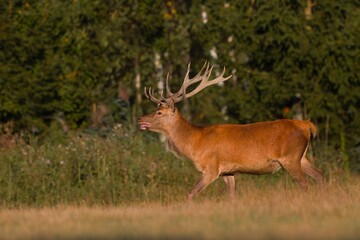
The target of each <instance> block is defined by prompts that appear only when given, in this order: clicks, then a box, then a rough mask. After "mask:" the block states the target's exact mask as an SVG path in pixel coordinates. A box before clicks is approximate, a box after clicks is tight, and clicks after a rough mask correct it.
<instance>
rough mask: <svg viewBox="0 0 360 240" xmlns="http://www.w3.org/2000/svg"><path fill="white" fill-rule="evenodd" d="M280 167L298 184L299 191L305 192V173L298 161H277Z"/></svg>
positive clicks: (306, 185)
mask: <svg viewBox="0 0 360 240" xmlns="http://www.w3.org/2000/svg"><path fill="white" fill-rule="evenodd" d="M279 162H280V163H281V165H282V167H283V168H284V169H285V170H286V171H287V172H288V173H289V174H290V175H291V176H292V178H293V179H294V180H295V181H296V182H297V183H298V184H299V186H300V187H301V189H303V190H307V188H308V180H307V178H306V176H305V173H304V172H303V170H302V169H301V164H300V161H298V160H297V161H294V159H291V161H286V160H285V161H284V160H283V161H279Z"/></svg>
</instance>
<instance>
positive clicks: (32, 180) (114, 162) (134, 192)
mask: <svg viewBox="0 0 360 240" xmlns="http://www.w3.org/2000/svg"><path fill="white" fill-rule="evenodd" d="M318 156H319V157H318ZM315 158H317V159H316V164H317V165H319V164H320V166H321V168H322V169H324V170H325V172H326V176H327V181H328V182H330V183H331V182H334V181H335V182H336V181H339V179H340V180H341V179H345V180H346V178H345V174H342V172H341V165H339V164H336V160H331V159H328V158H327V156H325V155H324V154H318V155H315ZM319 158H320V159H319ZM323 159H326V163H325V161H324V160H323ZM333 159H336V155H334V157H333ZM199 176H200V174H199V173H198V172H197V170H196V169H195V167H194V166H193V164H192V163H191V162H190V161H189V160H187V159H177V158H175V157H174V156H173V155H172V154H171V153H169V152H166V150H165V148H164V144H163V143H160V141H159V140H158V136H157V135H156V134H152V133H148V132H147V133H143V132H140V131H130V130H128V129H124V128H123V127H117V128H114V129H113V130H112V131H111V132H109V133H108V134H107V136H105V137H104V136H100V135H98V134H89V133H70V134H68V135H64V134H63V133H62V132H56V131H54V132H53V133H51V134H48V135H47V136H45V137H37V138H35V137H31V136H30V137H29V136H23V137H22V138H20V139H18V142H17V144H15V145H13V146H12V147H8V148H7V149H2V151H1V152H0V207H2V208H11V207H46V206H47V207H49V206H50V207H51V206H56V205H69V204H70V205H87V206H92V205H103V206H106V205H119V204H126V203H134V202H138V203H143V202H157V203H173V202H179V201H182V200H184V199H185V196H186V194H187V192H188V191H189V190H190V189H191V188H192V186H193V185H194V183H195V182H196V180H197V179H198V177H199ZM342 176H344V177H342ZM236 179H237V188H238V192H239V193H241V191H242V187H243V185H244V184H250V185H252V186H253V187H254V188H259V189H264V188H268V187H271V186H272V185H279V184H280V185H281V186H282V187H284V188H285V189H293V188H296V186H294V183H293V181H292V179H291V178H290V177H289V175H288V174H287V173H285V172H284V171H280V172H279V173H276V174H273V175H264V176H247V175H241V176H236ZM224 190H225V187H224V183H223V181H222V180H217V181H215V182H214V183H213V184H211V185H210V186H209V187H208V188H207V189H206V191H204V192H203V193H202V194H200V196H199V197H200V198H202V197H204V198H205V199H217V198H222V197H223V195H224Z"/></svg>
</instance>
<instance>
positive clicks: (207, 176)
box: [188, 172, 219, 202]
mask: <svg viewBox="0 0 360 240" xmlns="http://www.w3.org/2000/svg"><path fill="white" fill-rule="evenodd" d="M218 176H219V174H211V173H206V172H204V173H203V175H202V176H201V178H200V179H199V181H198V182H197V183H196V184H195V186H194V187H193V188H192V189H191V191H190V193H189V194H188V201H189V202H191V201H192V199H193V198H194V196H195V195H196V194H198V193H199V192H201V191H202V190H203V189H205V188H206V187H207V186H208V185H209V184H210V183H212V182H213V181H214V180H215V179H217V178H218Z"/></svg>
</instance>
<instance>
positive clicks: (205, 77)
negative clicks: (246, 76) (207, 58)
mask: <svg viewBox="0 0 360 240" xmlns="http://www.w3.org/2000/svg"><path fill="white" fill-rule="evenodd" d="M205 65H206V69H205V72H204V73H203V74H202V71H203V69H204V67H205ZM213 68H214V66H211V67H210V64H209V63H207V62H206V63H205V64H204V66H203V68H202V69H201V71H200V72H199V73H198V74H197V75H196V76H195V77H194V78H193V80H192V81H188V82H187V84H186V86H185V87H184V89H181V90H182V96H178V97H177V98H176V99H174V102H179V101H181V100H183V99H185V98H189V97H191V96H193V95H195V94H197V93H198V92H200V91H201V90H203V89H204V88H206V87H208V86H210V85H213V84H216V83H219V82H224V81H226V80H228V79H229V78H231V77H232V75H230V76H228V77H225V78H224V74H225V70H226V69H225V67H224V69H223V72H222V73H221V74H220V75H219V76H218V77H216V78H215V79H213V80H209V78H210V76H211V72H212V70H213ZM199 81H201V82H200V84H199V85H198V86H197V87H196V88H195V89H194V90H193V91H192V92H190V93H186V92H185V90H186V88H187V87H189V86H190V85H191V84H194V83H196V82H199ZM184 84H185V82H184ZM184 84H183V85H184ZM176 95H177V94H176Z"/></svg>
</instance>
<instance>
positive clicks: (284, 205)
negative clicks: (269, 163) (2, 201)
mask: <svg viewBox="0 0 360 240" xmlns="http://www.w3.org/2000/svg"><path fill="white" fill-rule="evenodd" d="M359 183H360V180H359V179H357V180H353V181H352V182H351V183H348V184H341V185H339V184H332V185H331V186H327V188H326V189H325V190H324V191H323V192H319V191H318V190H316V189H311V190H309V192H307V193H301V192H299V191H298V190H296V189H288V190H285V188H284V187H283V186H269V187H268V188H267V189H265V190H264V189H256V188H254V186H248V187H245V188H244V189H243V190H241V191H240V192H241V196H239V198H238V199H237V200H235V201H233V202H229V201H227V200H226V199H223V198H222V199H221V200H214V199H213V200H205V198H204V197H200V198H198V199H197V201H196V202H195V203H194V204H192V205H188V204H186V203H179V202H177V203H173V204H158V203H143V204H141V205H127V206H110V207H84V206H80V207H75V206H58V207H54V208H41V209H35V208H30V209H19V208H18V209H3V210H2V211H1V214H0V236H2V238H6V239H24V238H26V239H39V238H46V239H49V238H57V239H118V238H130V239H140V238H141V239H143V238H148V239H149V238H151V239H159V238H178V239H184V238H185V239H220V238H221V239H235V238H236V239H240V238H252V239H265V238H266V239H290V238H291V239H359V237H360V184H359Z"/></svg>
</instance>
